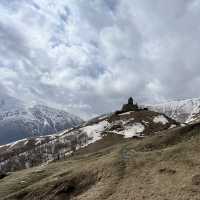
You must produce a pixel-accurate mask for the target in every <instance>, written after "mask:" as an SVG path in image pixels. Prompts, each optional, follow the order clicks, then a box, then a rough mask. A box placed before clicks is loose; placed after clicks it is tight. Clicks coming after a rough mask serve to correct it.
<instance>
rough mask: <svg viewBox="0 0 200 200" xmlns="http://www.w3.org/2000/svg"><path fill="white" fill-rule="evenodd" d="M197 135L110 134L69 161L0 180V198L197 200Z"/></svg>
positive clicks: (197, 129) (178, 131)
mask: <svg viewBox="0 0 200 200" xmlns="http://www.w3.org/2000/svg"><path fill="white" fill-rule="evenodd" d="M199 133H200V124H195V125H189V126H186V127H178V128H174V129H168V130H165V131H162V132H159V134H156V135H154V136H150V137H145V138H144V139H142V140H137V139H124V140H121V139H119V138H118V139H117V138H116V137H121V136H120V135H118V134H114V135H107V136H105V137H104V138H103V139H102V140H99V141H97V143H96V145H95V146H93V148H92V149H91V146H88V147H87V148H85V149H84V151H82V149H81V150H79V151H78V152H77V153H76V154H75V155H74V156H73V157H71V158H70V159H67V160H65V161H60V162H55V163H51V164H48V165H42V166H39V167H36V168H31V169H27V170H23V171H19V172H15V173H12V174H10V175H9V176H7V177H5V178H3V179H1V180H0V196H1V199H2V200H19V199H20V200H35V199H40V200H65V199H70V200H94V199H95V200H122V199H123V200H132V199H135V200H143V199H148V200H160V199H169V200H170V199H174V200H178V199H181V200H188V199H190V200H196V199H199V195H200V189H199V185H200V173H199V166H200V154H199V145H200V134H199ZM105 144H107V147H106V145H105Z"/></svg>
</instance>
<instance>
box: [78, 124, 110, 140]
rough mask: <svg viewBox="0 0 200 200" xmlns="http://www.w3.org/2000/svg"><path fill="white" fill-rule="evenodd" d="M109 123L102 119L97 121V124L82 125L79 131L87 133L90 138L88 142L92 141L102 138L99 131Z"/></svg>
mask: <svg viewBox="0 0 200 200" xmlns="http://www.w3.org/2000/svg"><path fill="white" fill-rule="evenodd" d="M109 124H110V123H109V122H107V121H106V120H104V121H101V122H99V123H98V124H94V125H91V126H86V127H83V128H81V131H83V133H86V134H87V136H88V137H89V140H90V142H89V143H94V142H96V141H98V140H100V139H102V135H101V133H102V132H103V131H104V130H105V129H106V127H107V126H109Z"/></svg>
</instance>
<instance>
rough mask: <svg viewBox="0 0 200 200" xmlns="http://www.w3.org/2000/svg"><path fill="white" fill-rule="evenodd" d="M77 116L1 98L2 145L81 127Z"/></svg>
mask: <svg viewBox="0 0 200 200" xmlns="http://www.w3.org/2000/svg"><path fill="white" fill-rule="evenodd" d="M82 122H83V121H82V120H81V119H80V118H79V117H76V116H75V115H72V114H69V113H67V112H65V111H62V110H57V109H55V108H50V107H47V106H44V105H33V106H28V105H26V104H25V103H24V102H22V101H20V100H18V99H15V98H14V97H10V96H8V95H1V96H0V144H6V143H8V142H13V141H16V140H19V139H23V138H27V137H32V136H39V135H46V134H53V133H56V132H58V131H62V130H64V129H66V128H71V127H75V126H77V125H79V124H80V123H82Z"/></svg>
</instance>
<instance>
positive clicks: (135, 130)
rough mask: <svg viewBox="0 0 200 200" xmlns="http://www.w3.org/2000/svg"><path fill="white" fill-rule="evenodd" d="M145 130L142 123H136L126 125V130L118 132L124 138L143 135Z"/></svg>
mask: <svg viewBox="0 0 200 200" xmlns="http://www.w3.org/2000/svg"><path fill="white" fill-rule="evenodd" d="M144 130H145V127H144V125H142V124H141V123H134V124H133V125H132V126H128V127H126V129H125V130H123V131H120V132H116V133H117V134H119V135H123V136H124V138H132V137H143V135H142V134H141V133H143V132H144Z"/></svg>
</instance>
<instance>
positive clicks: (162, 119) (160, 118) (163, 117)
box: [153, 115, 169, 125]
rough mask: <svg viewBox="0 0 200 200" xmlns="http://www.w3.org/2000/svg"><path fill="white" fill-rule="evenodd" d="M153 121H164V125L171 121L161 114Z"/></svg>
mask: <svg viewBox="0 0 200 200" xmlns="http://www.w3.org/2000/svg"><path fill="white" fill-rule="evenodd" d="M153 122H154V123H157V124H158V123H162V124H163V125H165V124H168V123H169V121H168V119H167V118H166V117H165V116H163V115H159V116H156V117H154V119H153Z"/></svg>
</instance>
